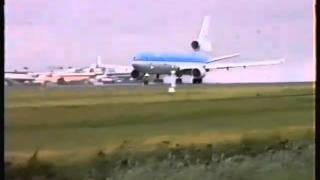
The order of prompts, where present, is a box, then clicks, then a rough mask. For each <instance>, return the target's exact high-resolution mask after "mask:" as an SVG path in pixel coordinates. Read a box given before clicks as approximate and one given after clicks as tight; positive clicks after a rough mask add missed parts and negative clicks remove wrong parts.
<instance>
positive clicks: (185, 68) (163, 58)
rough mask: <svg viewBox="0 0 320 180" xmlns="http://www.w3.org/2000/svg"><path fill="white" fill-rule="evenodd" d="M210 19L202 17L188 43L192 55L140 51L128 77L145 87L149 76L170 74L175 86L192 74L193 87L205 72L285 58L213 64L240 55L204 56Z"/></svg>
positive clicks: (277, 61) (134, 57) (200, 81)
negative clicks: (141, 81)
mask: <svg viewBox="0 0 320 180" xmlns="http://www.w3.org/2000/svg"><path fill="white" fill-rule="evenodd" d="M209 23H210V16H205V17H204V19H203V23H202V27H201V30H200V33H199V35H198V38H197V39H196V40H194V41H192V42H191V48H192V49H193V52H192V53H154V52H142V53H138V54H136V55H135V56H133V58H132V62H131V64H132V66H133V69H134V70H133V71H132V72H131V76H132V78H134V79H141V78H144V84H148V82H149V79H148V77H149V75H150V74H153V75H154V74H155V75H156V76H157V78H159V76H160V75H169V74H171V73H172V72H173V73H174V75H175V76H176V77H177V79H176V83H177V84H181V83H182V79H181V77H182V75H191V76H192V77H193V80H192V83H193V84H200V83H202V79H203V78H204V77H205V76H206V73H207V72H209V71H211V70H213V69H227V70H229V69H230V68H236V67H243V68H246V67H249V66H265V65H274V64H279V63H282V62H284V60H285V59H284V58H282V59H278V60H265V61H258V62H241V63H219V64H217V63H216V62H218V61H221V60H226V59H230V58H234V57H236V56H239V53H235V54H230V55H225V56H220V57H210V56H209V55H207V54H208V53H210V52H211V51H212V45H211V42H210V40H209V38H208V34H209Z"/></svg>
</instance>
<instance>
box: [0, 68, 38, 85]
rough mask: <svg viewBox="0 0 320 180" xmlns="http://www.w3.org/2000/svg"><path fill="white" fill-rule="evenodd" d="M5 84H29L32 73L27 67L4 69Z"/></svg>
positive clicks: (31, 79) (32, 78) (32, 77)
mask: <svg viewBox="0 0 320 180" xmlns="http://www.w3.org/2000/svg"><path fill="white" fill-rule="evenodd" d="M4 78H5V85H18V84H31V83H32V81H33V80H34V78H35V77H34V74H33V73H32V72H30V71H29V69H28V68H27V67H24V68H23V70H14V71H6V72H5V74H4Z"/></svg>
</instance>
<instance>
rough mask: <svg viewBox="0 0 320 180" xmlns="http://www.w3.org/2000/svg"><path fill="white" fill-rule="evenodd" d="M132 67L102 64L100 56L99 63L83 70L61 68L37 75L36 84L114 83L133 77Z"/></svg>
mask: <svg viewBox="0 0 320 180" xmlns="http://www.w3.org/2000/svg"><path fill="white" fill-rule="evenodd" d="M131 71H132V67H131V66H121V65H112V64H102V63H101V58H100V57H99V56H98V58H97V62H96V63H95V64H91V65H89V66H87V67H83V68H78V69H77V68H73V67H69V68H67V69H63V68H59V69H58V70H54V71H51V72H44V73H36V75H35V76H36V78H35V80H34V81H33V82H34V83H35V84H47V83H58V84H70V83H78V82H80V83H91V84H97V83H98V82H100V83H112V82H114V81H116V80H118V79H119V78H125V77H131V76H130V74H131Z"/></svg>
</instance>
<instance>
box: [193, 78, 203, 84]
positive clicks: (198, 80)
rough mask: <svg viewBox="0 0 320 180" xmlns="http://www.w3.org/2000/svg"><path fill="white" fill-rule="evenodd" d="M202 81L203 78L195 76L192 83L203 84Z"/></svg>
mask: <svg viewBox="0 0 320 180" xmlns="http://www.w3.org/2000/svg"><path fill="white" fill-rule="evenodd" d="M201 83H202V78H193V80H192V84H201Z"/></svg>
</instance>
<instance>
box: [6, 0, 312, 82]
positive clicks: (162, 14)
mask: <svg viewBox="0 0 320 180" xmlns="http://www.w3.org/2000/svg"><path fill="white" fill-rule="evenodd" d="M204 15H210V16H211V26H210V32H209V34H210V39H211V40H212V43H213V52H212V53H211V55H212V56H220V55H224V54H229V53H235V52H239V53H240V57H238V58H235V59H234V60H232V62H242V61H258V60H268V59H274V58H282V57H285V58H286V60H287V61H286V62H285V63H284V64H281V65H275V66H270V67H252V68H247V69H241V68H240V69H233V70H230V71H226V70H216V71H213V72H211V73H209V74H208V75H207V77H206V81H213V82H261V81H308V80H314V79H315V61H314V60H313V36H314V35H313V1H312V0H281V1H275V0H274V1H271V0H229V1H225V0H201V1H199V0H183V1H182V0H181V1H177V0H176V1H173V0H171V1H169V0H139V1H134V0H122V1H121V0H108V1H107V0H50V1H49V0H47V1H46V0H7V1H6V4H5V65H6V66H5V67H6V69H7V70H9V69H14V68H21V67H23V66H28V67H29V68H30V69H31V70H45V69H46V68H47V67H48V66H52V65H63V66H75V67H81V66H86V65H88V64H90V63H93V62H95V59H96V56H98V55H100V56H101V57H102V62H104V63H113V64H121V65H130V60H131V57H132V56H133V55H134V54H135V53H137V52H139V51H156V52H164V51H173V52H190V51H191V47H190V43H191V41H192V40H193V39H194V38H196V37H197V35H198V32H199V30H200V26H201V23H202V19H203V16H204Z"/></svg>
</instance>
